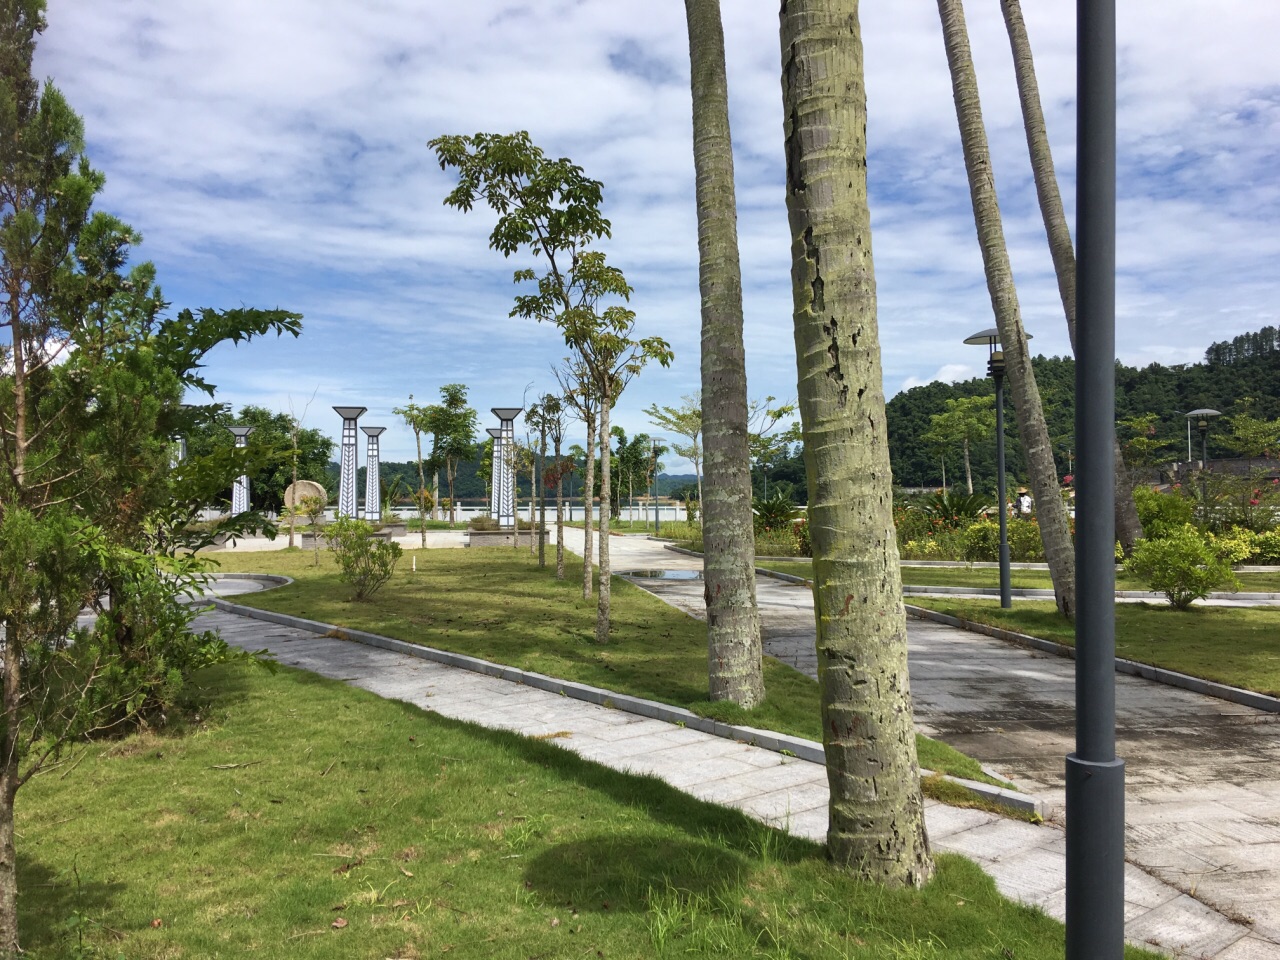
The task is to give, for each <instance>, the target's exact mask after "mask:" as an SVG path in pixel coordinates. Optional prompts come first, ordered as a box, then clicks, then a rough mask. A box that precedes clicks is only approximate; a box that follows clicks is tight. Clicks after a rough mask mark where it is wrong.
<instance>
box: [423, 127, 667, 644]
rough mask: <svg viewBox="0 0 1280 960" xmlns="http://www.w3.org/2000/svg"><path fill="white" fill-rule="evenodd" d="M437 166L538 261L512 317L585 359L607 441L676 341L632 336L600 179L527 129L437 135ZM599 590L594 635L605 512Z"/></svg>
mask: <svg viewBox="0 0 1280 960" xmlns="http://www.w3.org/2000/svg"><path fill="white" fill-rule="evenodd" d="M430 145H431V147H432V149H433V150H434V151H435V154H436V159H437V160H438V161H439V162H440V167H441V169H444V170H449V169H452V170H455V171H457V174H458V181H459V182H458V186H457V187H456V188H455V189H454V190H453V191H452V192H451V193H450V194H449V195H448V197H446V198H445V203H446V204H447V205H448V206H451V207H455V208H457V209H459V210H463V211H469V210H471V209H472V208H473V207H474V206H475V205H476V203H478V202H480V201H484V202H485V203H487V204H488V206H489V207H490V209H491V210H493V212H495V213H496V214H497V215H498V222H497V224H496V225H495V227H494V228H493V231H492V232H491V233H490V234H489V246H490V247H491V248H493V249H494V250H497V251H499V252H500V253H502V255H503V256H508V257H509V256H511V255H513V254H515V253H518V252H522V251H523V252H525V253H528V254H530V255H532V256H533V257H535V258H537V259H539V260H540V262H541V263H542V264H543V265H544V267H545V269H544V271H543V273H542V274H541V275H539V274H538V273H537V272H536V271H534V270H532V269H528V268H524V269H520V270H517V271H516V272H515V281H516V282H517V283H531V284H534V285H535V286H536V288H537V292H536V293H528V294H517V296H516V298H515V307H514V308H513V309H512V311H511V315H512V316H519V317H525V318H528V319H533V320H538V321H544V320H545V321H548V322H551V323H554V324H555V325H556V326H557V327H558V328H559V329H560V332H561V333H562V334H563V336H564V341H565V343H566V344H567V345H568V346H569V347H570V348H571V349H572V350H573V351H574V354H575V358H576V359H577V360H578V361H580V363H581V365H582V372H583V374H584V380H583V381H582V383H583V385H584V386H585V387H586V388H587V390H588V392H589V393H590V394H591V395H592V397H593V399H594V400H595V401H596V403H597V404H598V410H599V417H600V429H599V438H600V444H601V447H602V448H603V449H604V450H605V451H607V450H608V446H609V437H610V435H611V433H610V425H609V415H610V410H611V409H612V407H613V404H614V403H615V402H616V400H617V398H618V396H619V395H620V394H621V393H622V391H623V389H624V388H625V386H626V384H627V383H628V382H629V381H630V379H631V378H632V377H634V376H635V375H636V374H638V373H639V372H640V370H641V369H643V368H644V366H645V365H646V364H647V363H648V362H649V361H651V360H656V361H657V362H659V363H661V364H662V365H663V366H667V365H669V364H670V362H671V358H672V353H671V348H670V346H669V345H668V344H667V342H666V341H665V340H662V339H661V338H658V337H641V338H636V336H635V323H636V315H635V312H634V311H633V310H631V309H630V308H629V307H628V306H627V305H626V304H627V302H628V301H629V300H630V298H631V286H630V285H629V284H628V283H627V281H626V278H625V277H624V276H623V273H622V271H621V270H619V269H618V268H617V267H613V266H610V265H609V263H608V262H607V260H606V258H605V255H604V254H603V253H602V252H600V251H598V250H595V249H593V244H595V243H596V242H598V241H599V240H600V239H602V238H604V237H608V236H609V235H610V229H611V228H610V224H609V221H608V220H607V219H605V217H604V215H603V214H602V213H601V212H600V206H601V203H602V200H603V189H604V188H603V185H602V184H601V183H600V182H599V181H598V180H592V179H590V178H589V177H587V176H586V174H585V173H584V172H583V170H582V168H581V167H579V166H577V165H576V164H574V163H572V162H571V161H570V160H568V159H566V158H561V159H559V160H551V159H549V158H548V157H547V156H546V155H545V154H544V153H543V151H542V150H541V148H539V147H537V146H535V145H534V144H533V142H532V141H531V140H530V138H529V135H528V134H527V133H525V132H523V131H521V132H519V133H514V134H509V135H500V134H487V133H478V134H476V135H474V136H471V137H463V136H446V137H438V138H436V139H435V140H432V141H431V144H430ZM609 466H610V464H609V457H608V456H605V457H604V458H602V461H601V477H600V488H601V499H602V501H603V502H604V503H606V504H607V503H608V502H609V501H610V475H609ZM599 547H600V550H599V563H600V590H599V592H598V599H597V606H596V640H597V642H600V643H605V642H607V641H608V638H609V599H610V570H609V511H608V509H607V508H606V509H604V510H602V511H601V514H600V544H599Z"/></svg>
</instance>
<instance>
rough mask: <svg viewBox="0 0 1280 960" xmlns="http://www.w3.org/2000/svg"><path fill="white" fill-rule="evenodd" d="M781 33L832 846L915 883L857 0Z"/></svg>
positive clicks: (835, 852) (805, 2)
mask: <svg viewBox="0 0 1280 960" xmlns="http://www.w3.org/2000/svg"><path fill="white" fill-rule="evenodd" d="M781 47H782V109H783V131H784V135H785V143H784V147H785V153H786V158H787V168H786V200H787V215H788V220H789V224H790V228H791V252H792V263H791V289H792V303H793V308H794V315H793V327H794V333H795V342H796V363H797V368H798V375H799V378H798V379H799V383H798V393H799V404H800V418H801V424H802V426H803V430H804V452H805V460H806V466H807V467H808V470H807V474H808V484H809V523H808V527H807V529H808V532H809V536H810V539H811V546H812V553H813V574H814V611H815V614H816V618H817V624H816V626H817V654H818V683H819V688H820V694H821V709H822V730H823V735H822V736H823V750H824V752H825V754H826V761H827V780H828V782H829V784H830V787H831V802H830V805H829V817H830V819H829V825H828V828H827V849H828V851H829V853H830V855H831V857H832V859H833V860H834V861H835V862H836V863H837V864H839V865H840V866H842V867H845V868H847V869H849V870H852V871H855V872H857V873H858V874H859V875H860V876H862V877H864V878H866V879H867V880H870V881H873V882H878V883H884V884H889V885H912V886H919V885H923V884H924V883H926V882H927V881H928V880H929V878H930V877H931V876H932V874H933V858H932V857H931V856H930V853H929V843H928V837H927V835H926V833H925V825H924V799H923V795H922V793H921V789H920V769H919V763H918V761H917V758H916V745H915V728H914V725H913V723H912V718H911V692H910V690H911V685H910V680H909V678H908V673H907V621H906V612H905V610H904V608H903V605H902V575H901V572H900V570H899V564H898V544H897V537H896V535H895V532H894V523H893V512H892V511H893V486H892V478H891V474H890V469H889V450H888V446H887V444H886V440H887V437H886V430H885V401H884V387H883V383H884V377H883V373H882V371H881V366H880V344H879V330H878V322H877V317H876V298H875V268H874V265H873V262H872V257H871V214H870V210H869V209H868V206H867V162H866V161H867V143H866V119H867V112H866V110H867V103H866V86H865V81H864V74H863V53H862V38H861V33H860V26H859V23H858V4H857V0H788V2H787V4H786V6H785V7H784V8H783V11H782V23H781Z"/></svg>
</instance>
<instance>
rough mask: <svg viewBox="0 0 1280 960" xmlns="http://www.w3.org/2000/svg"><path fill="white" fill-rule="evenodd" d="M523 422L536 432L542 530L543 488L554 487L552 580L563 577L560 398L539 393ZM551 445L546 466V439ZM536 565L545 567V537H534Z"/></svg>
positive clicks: (544, 512) (542, 524)
mask: <svg viewBox="0 0 1280 960" xmlns="http://www.w3.org/2000/svg"><path fill="white" fill-rule="evenodd" d="M524 418H525V422H526V423H529V424H531V425H532V426H533V427H534V428H535V429H536V430H537V431H538V459H539V462H540V463H541V466H540V468H539V471H538V478H539V480H538V483H539V486H538V504H539V506H538V528H539V529H540V530H545V529H546V526H547V488H548V487H550V486H552V485H553V484H554V485H555V488H556V579H557V580H563V579H564V486H563V484H564V472H563V471H562V470H561V469H560V462H561V461H560V455H561V453H562V450H561V448H562V447H563V445H564V421H565V409H564V404H563V403H562V402H561V400H560V398H559V397H557V396H556V395H555V394H554V393H547V394H543V396H542V399H540V400H539V401H538V402H537V403H533V404H530V405H529V409H528V410H526V411H525V415H524ZM548 440H550V441H551V443H552V445H553V448H554V450H553V452H554V457H555V460H554V463H553V465H552V466H550V467H548V466H546V460H547V441H548ZM538 566H540V567H542V566H546V542H545V537H540V538H539V540H538Z"/></svg>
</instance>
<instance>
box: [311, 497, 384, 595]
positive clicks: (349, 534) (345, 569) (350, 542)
mask: <svg viewBox="0 0 1280 960" xmlns="http://www.w3.org/2000/svg"><path fill="white" fill-rule="evenodd" d="M324 537H325V539H326V540H327V541H328V542H329V549H331V550H332V551H333V555H334V559H335V560H337V561H338V566H339V567H340V568H341V569H342V573H341V574H339V578H340V579H341V580H342V581H343V582H344V583H349V584H351V586H352V587H354V588H355V596H354V597H353V598H352V599H354V600H368V599H369V598H370V597H372V596H373V595H374V594H375V593H377V592H378V590H379V589H381V587H382V585H383V584H385V583H386V582H387V581H388V580H390V579H391V575H392V574H393V573H395V569H396V563H397V562H399V560H400V554H401V553H402V551H401V549H400V544H398V543H395V542H393V541H391V540H385V539H383V538H381V537H377V536H375V535H374V532H373V526H372V525H371V524H369V523H367V522H365V521H364V520H356V519H354V518H352V517H345V516H344V517H340V518H339V519H337V520H335V521H334V522H333V523H331V524H329V526H328V527H326V528H325V532H324Z"/></svg>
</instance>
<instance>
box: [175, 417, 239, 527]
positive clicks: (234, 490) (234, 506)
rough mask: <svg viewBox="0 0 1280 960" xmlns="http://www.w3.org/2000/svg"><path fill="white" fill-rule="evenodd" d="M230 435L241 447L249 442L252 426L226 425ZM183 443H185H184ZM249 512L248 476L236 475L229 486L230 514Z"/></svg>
mask: <svg viewBox="0 0 1280 960" xmlns="http://www.w3.org/2000/svg"><path fill="white" fill-rule="evenodd" d="M227 429H228V430H230V431H231V434H232V436H234V437H235V438H236V446H237V447H243V446H245V445H246V444H248V442H249V434H251V433H253V427H228V428H227ZM184 445H185V444H184ZM248 512H249V478H248V476H246V475H245V474H241V475H240V476H238V477H236V482H235V484H233V485H232V487H231V515H232V516H233V517H234V516H236V515H237V514H241V513H248Z"/></svg>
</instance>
